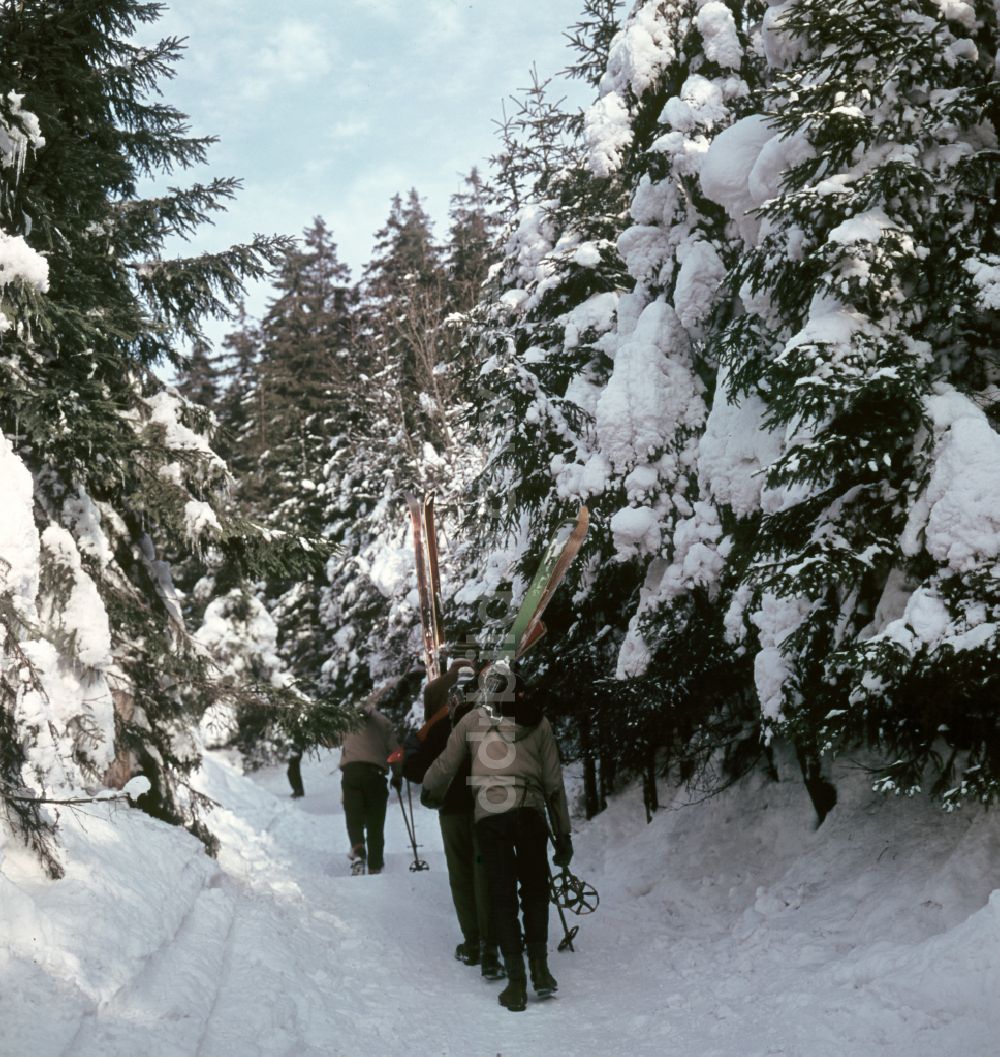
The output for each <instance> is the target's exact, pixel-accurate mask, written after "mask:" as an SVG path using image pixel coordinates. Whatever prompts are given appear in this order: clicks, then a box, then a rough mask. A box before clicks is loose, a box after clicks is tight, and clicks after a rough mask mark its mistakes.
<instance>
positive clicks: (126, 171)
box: [0, 0, 282, 876]
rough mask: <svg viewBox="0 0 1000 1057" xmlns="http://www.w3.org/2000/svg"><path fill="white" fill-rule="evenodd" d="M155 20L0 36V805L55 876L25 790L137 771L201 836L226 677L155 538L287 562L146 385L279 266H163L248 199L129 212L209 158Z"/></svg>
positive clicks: (92, 7) (182, 201)
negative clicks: (230, 513)
mask: <svg viewBox="0 0 1000 1057" xmlns="http://www.w3.org/2000/svg"><path fill="white" fill-rule="evenodd" d="M157 14H158V8H157V6H156V5H153V4H142V3H138V2H135V0H105V2H94V3H91V4H88V5H85V6H84V7H81V6H80V5H77V4H71V5H65V4H53V3H48V2H42V0H27V2H25V0H19V2H9V3H8V2H4V3H3V4H2V17H0V92H2V98H0V257H2V268H0V313H2V315H0V331H2V334H0V393H2V401H0V460H2V467H3V469H2V479H3V485H4V494H5V496H6V497H7V498H6V509H7V511H8V514H7V515H5V517H4V518H3V519H2V529H0V620H2V631H0V642H2V645H0V650H2V655H0V694H2V700H0V705H2V709H0V716H2V726H3V732H2V734H3V736H2V743H3V748H2V751H0V768H2V773H0V781H2V787H0V795H2V799H3V803H4V807H5V809H6V813H7V817H8V820H9V821H10V822H11V824H12V825H13V828H14V829H15V830H16V831H17V832H20V833H21V834H22V835H23V836H25V838H26V839H28V840H29V841H31V842H32V843H33V844H34V846H35V847H36V848H37V849H38V851H39V853H40V855H41V857H42V859H43V861H44V863H45V865H46V867H47V869H48V870H49V872H50V873H51V874H52V875H53V876H57V875H58V874H59V872H60V865H59V863H58V857H57V853H56V851H55V849H54V845H53V842H52V834H53V830H54V824H53V821H52V819H51V818H50V817H49V816H47V815H45V814H44V809H39V807H38V805H36V804H33V803H32V802H31V799H30V798H29V799H24V797H30V794H28V793H26V792H23V791H21V792H19V791H18V790H21V789H22V787H25V786H37V785H41V786H42V787H43V788H44V789H45V790H46V792H50V793H56V794H57V795H59V794H61V793H66V792H69V791H73V792H78V791H79V790H80V789H82V788H88V787H92V786H93V785H95V784H100V783H102V782H103V783H106V784H111V785H117V786H120V785H122V784H124V782H125V781H126V780H127V779H128V778H129V777H130V776H131V775H132V774H133V773H135V772H136V771H142V772H143V773H144V774H146V776H147V777H148V778H149V779H150V780H151V782H152V789H151V791H150V792H149V793H148V794H147V795H146V796H145V797H144V798H142V800H141V803H143V805H144V806H145V807H146V808H147V809H148V810H150V811H152V812H153V813H155V814H157V815H159V816H161V817H163V818H166V819H169V820H171V821H174V822H184V823H185V824H187V825H189V826H191V827H192V828H193V829H195V831H196V832H199V833H200V834H201V835H202V836H203V837H204V838H205V839H208V834H207V831H205V830H204V828H203V824H202V823H200V822H199V820H198V817H197V811H196V807H197V804H196V801H195V798H194V796H193V794H192V793H191V792H190V790H189V789H188V788H187V787H186V782H185V775H186V774H187V773H188V771H189V770H190V768H191V767H192V766H193V765H194V764H195V762H196V760H197V748H196V742H195V740H194V739H193V738H192V736H191V730H192V725H193V721H194V719H195V717H194V716H193V715H192V713H191V711H190V710H189V707H188V705H187V704H186V700H185V697H184V695H183V693H182V690H183V689H184V688H185V687H188V686H190V685H192V684H195V685H202V686H204V687H205V688H206V691H207V690H209V689H210V688H211V686H212V683H213V673H212V669H211V666H210V665H209V663H208V661H207V659H206V657H205V656H204V652H203V651H202V650H200V649H199V648H198V647H197V646H196V645H195V644H194V643H193V642H192V641H191V639H190V637H189V636H188V635H187V633H186V631H185V629H184V626H183V622H182V619H181V614H180V609H179V606H178V603H177V599H176V596H175V594H174V591H173V588H172V584H171V576H170V569H169V566H168V565H167V564H166V563H165V562H163V561H162V560H161V558H160V556H159V554H158V548H159V541H161V540H164V539H170V540H171V541H172V543H173V544H174V545H175V546H176V545H178V544H179V543H180V542H181V541H187V544H188V545H189V546H190V547H201V546H204V545H206V544H207V543H208V542H212V543H214V545H216V546H217V547H219V548H220V549H221V550H222V551H224V552H225V553H226V554H227V555H228V556H229V558H230V559H231V560H232V561H233V562H234V563H235V564H237V565H242V566H243V567H250V566H251V564H254V563H256V564H259V560H260V559H262V558H265V557H266V556H267V555H268V554H269V553H272V554H273V553H274V552H275V550H280V548H275V547H274V546H272V545H270V544H268V543H266V542H265V541H263V540H261V539H259V538H255V537H254V536H253V535H252V534H248V532H247V527H246V526H245V525H244V524H243V523H241V522H239V521H236V520H233V519H231V518H226V517H225V516H224V515H221V516H220V515H219V514H218V513H217V512H216V510H215V509H213V506H212V505H211V503H212V501H213V498H214V497H215V496H216V494H217V490H218V489H219V488H220V487H223V486H224V484H225V482H226V476H227V475H226V472H225V467H224V465H223V464H222V463H221V462H220V460H219V459H218V458H217V457H216V456H215V455H214V454H213V453H212V452H211V451H210V450H209V449H208V447H207V446H206V445H205V444H204V442H203V438H202V437H201V436H200V435H199V434H198V433H197V432H196V431H195V430H194V429H192V428H191V426H192V422H193V418H192V413H191V411H190V408H189V406H188V405H187V404H186V403H185V401H184V400H183V399H182V398H181V397H180V396H179V395H178V394H176V393H175V392H173V391H171V390H169V389H167V388H165V387H164V386H163V384H162V383H161V382H160V381H159V380H158V379H157V377H156V376H155V375H154V374H153V373H152V368H153V367H154V366H155V365H157V364H159V363H162V362H163V361H164V360H166V361H169V362H171V363H173V364H177V362H178V358H177V357H176V355H175V354H174V353H173V351H172V350H173V348H174V347H175V345H176V343H177V342H178V340H179V339H180V338H187V339H189V340H194V341H196V340H198V339H199V338H200V332H199V320H200V319H201V318H203V317H204V316H205V315H206V314H212V313H219V312H221V311H224V309H225V305H226V303H227V302H229V301H230V300H231V299H232V298H233V297H234V296H236V295H237V294H238V293H239V291H240V289H241V286H242V282H243V280H244V279H245V278H247V277H260V276H261V275H262V274H263V273H264V271H265V270H266V268H267V266H268V264H269V262H271V261H272V260H273V259H274V257H275V255H276V251H277V250H278V249H280V247H281V245H282V243H281V242H280V240H272V239H262V238H258V239H257V240H255V242H254V243H252V244H250V245H246V246H238V247H234V248H233V249H231V250H228V251H226V252H223V253H219V254H215V255H206V256H202V257H199V258H196V259H193V260H167V259H164V258H163V257H162V256H161V250H162V247H163V245H164V243H165V241H166V240H167V239H168V238H170V237H171V236H174V235H181V236H184V235H188V234H190V232H191V231H193V230H194V228H196V227H197V226H198V224H200V223H201V222H202V221H203V220H205V219H206V218H207V216H208V215H209V214H210V213H211V212H212V211H213V210H216V209H219V208H221V207H222V205H223V203H224V201H225V200H226V199H227V198H229V197H230V196H231V195H232V194H233V192H234V190H235V184H234V182H233V181H230V180H216V181H213V182H212V183H210V184H207V185H195V186H193V187H191V188H188V189H187V190H172V191H170V192H168V193H167V194H165V195H163V196H161V197H158V198H156V199H140V198H138V197H137V184H138V181H139V179H140V178H141V177H143V176H145V175H148V174H152V173H155V172H163V171H168V172H169V171H171V170H172V169H174V168H177V167H181V168H183V167H187V166H189V165H192V164H195V163H197V162H200V161H202V160H203V158H204V154H205V149H206V146H207V143H208V141H207V140H203V139H194V138H191V137H190V136H189V135H188V132H187V127H186V125H185V121H184V118H183V115H181V114H179V113H178V112H177V111H176V110H174V109H173V108H172V107H170V106H168V105H166V104H164V103H162V102H159V101H153V102H150V101H149V99H150V97H154V100H155V94H156V92H157V85H158V82H160V81H161V80H162V79H163V78H164V77H167V76H169V74H170V69H171V65H172V63H173V62H174V61H175V60H176V58H177V57H178V52H179V43H178V42H177V41H175V40H166V41H163V42H162V43H160V44H159V45H157V46H154V47H142V46H139V45H136V44H133V43H132V42H131V40H130V37H131V34H132V31H133V29H134V27H135V26H136V24H137V23H140V22H153V21H155V19H156V17H157ZM204 704H205V702H204V701H202V702H200V707H202V708H203V707H204Z"/></svg>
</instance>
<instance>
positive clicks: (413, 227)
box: [359, 189, 449, 480]
mask: <svg viewBox="0 0 1000 1057" xmlns="http://www.w3.org/2000/svg"><path fill="white" fill-rule="evenodd" d="M375 239H376V241H375V245H374V248H373V255H372V259H371V260H370V261H369V262H368V264H367V265H366V267H365V270H364V274H363V276H362V280H361V284H360V305H359V308H360V318H361V327H362V334H361V338H362V341H363V342H364V348H365V359H366V362H367V363H368V364H369V366H370V369H369V371H368V372H367V373H368V374H369V375H370V377H371V380H372V382H373V383H374V385H375V390H374V393H375V399H377V400H378V401H379V402H380V403H381V405H382V408H383V409H384V411H385V413H386V414H388V415H389V417H390V420H391V421H392V422H393V426H394V429H393V433H394V444H395V446H396V447H397V450H398V451H399V453H400V457H401V458H402V459H403V460H404V461H405V463H406V466H407V471H408V473H409V474H410V475H411V479H412V480H417V479H419V475H420V467H421V464H422V458H423V444H424V443H425V442H426V443H429V444H431V445H433V447H435V448H436V449H438V450H441V449H443V448H445V447H447V445H448V443H449V439H448V427H447V421H446V408H447V406H448V398H449V393H448V391H447V388H446V385H445V382H444V379H443V375H442V373H441V372H440V370H439V367H440V366H441V365H442V364H443V362H444V360H445V358H446V354H447V350H448V348H449V342H448V340H447V338H446V333H445V324H444V320H445V317H446V316H447V308H446V305H447V275H446V271H445V267H444V262H443V260H442V252H441V249H440V247H439V246H438V245H437V244H436V242H435V241H434V237H433V233H432V229H431V221H430V218H429V217H428V215H427V213H426V211H425V210H424V207H423V204H422V202H421V201H420V196H419V195H418V194H417V192H416V190H415V189H413V190H411V191H410V192H409V195H408V196H407V199H406V202H405V204H404V202H403V200H402V198H401V197H400V196H399V195H396V196H395V197H394V198H393V200H392V204H391V207H390V211H389V216H388V219H387V220H386V223H385V226H384V227H382V228H381V229H380V230H379V231H378V232H376V235H375Z"/></svg>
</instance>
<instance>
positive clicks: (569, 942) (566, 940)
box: [549, 870, 580, 954]
mask: <svg viewBox="0 0 1000 1057" xmlns="http://www.w3.org/2000/svg"><path fill="white" fill-rule="evenodd" d="M554 889H555V884H554V881H553V878H552V871H551V870H549V898H550V899H551V900H552V902H553V903H554V904H555V907H556V910H557V911H558V912H559V920H560V922H561V923H562V927H563V932H564V933H565V935H564V936H563V938H562V939H561V940H560V941H559V946H558V947H557V948H556V949H557V950H560V951H573V953H574V954H575V953H576V948H575V947H574V946H573V940H574V939H575V938H576V934H577V933H578V932H579V931H580V926H579V925H574V926H573V927H572V928H570V927H569V925H567V924H566V915H565V913H564V912H563V908H562V904H561V903H560V902H559V900H558V899H556V898H555V896H554Z"/></svg>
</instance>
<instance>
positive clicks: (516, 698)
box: [424, 677, 573, 1012]
mask: <svg viewBox="0 0 1000 1057" xmlns="http://www.w3.org/2000/svg"><path fill="white" fill-rule="evenodd" d="M506 683H507V685H506V686H504V688H503V689H502V690H500V689H498V686H499V684H498V683H497V682H496V680H494V681H493V683H492V684H489V683H488V687H487V690H488V696H489V697H490V698H492V702H491V703H488V704H483V705H480V706H479V707H477V708H475V709H473V711H472V712H470V713H469V714H468V715H467V716H465V717H464V718H463V719H462V720H461V721H460V722H459V723H458V724H457V726H456V727H455V729H454V730H453V731H452V734H451V737H450V738H449V739H448V744H447V746H446V747H445V749H444V752H442V754H441V755H440V756H439V757H438V758H437V760H435V761H434V763H433V764H431V766H430V767H429V768H428V770H427V773H426V775H425V776H424V800H425V801H429V802H430V803H431V804H433V803H434V802H435V801H436V800H440V798H441V797H443V795H444V793H445V791H446V790H447V788H448V786H449V784H450V782H451V780H452V779H453V777H454V775H455V774H456V773H457V772H458V771H459V769H460V768H461V766H462V764H463V763H464V762H465V761H466V760H468V759H469V758H470V757H471V775H470V778H469V781H470V782H471V784H472V786H473V788H474V789H475V792H476V806H475V816H476V823H475V825H476V835H477V838H478V842H479V847H480V849H481V852H482V856H483V860H484V863H485V865H486V870H487V876H488V883H489V894H490V903H491V906H492V910H493V917H494V924H495V927H496V931H497V939H498V940H499V943H500V949H501V951H502V952H503V956H504V963H505V965H506V968H507V974H508V976H509V977H510V983H509V984H508V986H507V988H505V990H504V991H503V992H502V993H501V994H500V996H499V1001H500V1004H501V1005H503V1006H506V1007H507V1008H508V1009H510V1010H512V1011H515V1012H516V1011H520V1010H523V1009H524V1008H525V1004H526V976H525V971H524V958H523V951H524V947H525V943H526V944H527V949H528V959H529V966H530V969H531V979H532V983H533V984H534V988H535V992H536V993H537V994H538V996H539V997H541V998H547V997H548V996H550V995H551V994H552V993H553V992H554V991H555V990H556V987H557V985H556V981H555V980H554V979H553V977H552V974H551V973H550V972H549V969H548V964H547V955H546V946H547V942H548V903H549V887H548V883H549V865H548V858H547V854H546V850H547V844H548V838H549V819H551V824H552V829H553V836H554V840H555V844H556V856H555V861H556V863H557V865H560V866H564V867H565V866H567V865H568V864H569V861H570V859H571V857H572V854H573V848H572V841H571V838H570V819H569V808H568V806H567V802H566V790H565V787H564V785H563V779H562V768H561V766H560V763H559V751H558V748H557V746H556V741H555V736H554V734H553V732H552V727H551V725H550V724H549V722H548V720H547V719H545V717H544V716H543V715H542V712H541V709H540V708H538V707H536V706H535V705H534V703H533V702H532V701H531V700H530V698H529V695H528V691H527V687H526V685H525V683H524V681H523V680H521V679H520V678H513V677H507V680H506ZM491 685H492V689H490V686H491ZM508 686H509V690H508V689H507V687H508ZM518 889H520V907H521V910H522V911H523V917H524V932H523V936H522V931H521V925H520V921H519V919H518Z"/></svg>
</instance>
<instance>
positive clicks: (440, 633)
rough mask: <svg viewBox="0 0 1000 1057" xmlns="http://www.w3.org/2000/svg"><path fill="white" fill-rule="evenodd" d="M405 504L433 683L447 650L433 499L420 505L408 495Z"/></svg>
mask: <svg viewBox="0 0 1000 1057" xmlns="http://www.w3.org/2000/svg"><path fill="white" fill-rule="evenodd" d="M406 504H407V506H408V507H409V508H410V524H411V526H412V528H413V554H414V557H415V558H416V563H417V598H418V600H419V605H420V627H421V631H422V635H423V646H424V666H425V667H426V669H427V679H428V680H431V679H436V678H437V677H438V676H439V675H440V674H441V648H442V646H444V630H443V627H442V619H441V574H440V571H439V570H438V555H437V531H436V528H435V525H434V497H433V496H428V497H427V498H426V499H425V500H424V502H423V503H421V502H420V500H419V499H417V497H416V496H415V495H411V494H409V493H407V496H406Z"/></svg>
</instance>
